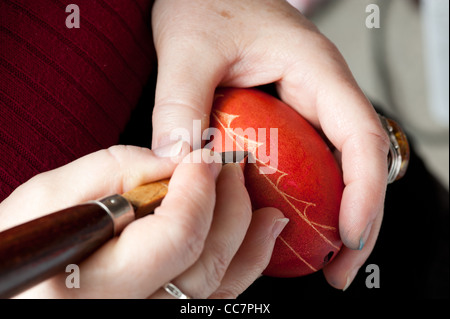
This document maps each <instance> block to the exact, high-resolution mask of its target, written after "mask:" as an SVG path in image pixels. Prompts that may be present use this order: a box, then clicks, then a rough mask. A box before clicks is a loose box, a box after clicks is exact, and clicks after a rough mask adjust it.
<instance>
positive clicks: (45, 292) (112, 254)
mask: <svg viewBox="0 0 450 319" xmlns="http://www.w3.org/2000/svg"><path fill="white" fill-rule="evenodd" d="M196 152H205V153H206V154H205V156H206V157H207V156H210V155H209V150H203V151H202V150H198V151H196ZM155 153H160V152H158V151H157V150H155V151H154V152H152V151H149V150H148V149H142V148H137V147H130V146H127V147H125V146H115V147H112V148H110V149H108V150H102V151H99V152H96V153H93V154H90V155H87V156H85V157H83V158H80V159H78V160H76V161H74V162H72V163H70V164H68V165H66V166H63V167H60V168H58V169H55V170H52V171H49V172H46V173H42V174H40V175H37V176H35V177H34V178H32V179H31V180H30V181H28V182H26V183H25V184H23V185H22V186H20V187H19V188H18V189H16V190H15V191H14V192H13V193H12V194H11V195H10V196H9V197H8V198H7V199H5V200H4V201H3V202H2V203H1V204H0V229H6V228H9V227H11V226H13V225H16V224H18V223H22V222H25V221H26V220H30V219H34V218H36V217H39V216H42V215H45V214H46V213H50V212H51V211H55V210H59V209H62V208H64V207H68V206H72V205H75V204H78V203H81V202H85V201H88V200H92V199H98V198H101V197H104V196H107V195H111V194H113V193H122V192H126V191H128V190H130V189H132V188H134V187H136V186H138V185H140V184H143V183H147V182H151V181H155V180H159V179H162V178H167V177H169V176H170V175H171V174H172V172H173V175H172V178H171V181H170V184H169V191H168V194H167V195H166V197H165V199H164V200H163V202H162V205H161V206H160V207H159V208H157V209H156V210H155V214H153V215H148V216H146V217H143V218H141V219H139V220H136V221H134V222H133V223H131V224H130V225H128V226H127V227H126V228H125V229H124V230H123V232H122V233H121V234H120V236H118V237H115V238H113V239H111V240H110V241H109V242H108V243H106V244H105V245H104V246H102V247H101V248H100V249H99V250H98V251H97V252H95V253H94V254H93V255H92V256H90V257H89V258H88V259H86V260H85V261H84V262H82V263H81V264H80V265H79V267H80V279H81V280H80V282H81V287H80V288H72V289H69V288H67V287H66V285H65V279H66V276H67V274H60V275H57V276H55V277H53V278H50V279H48V280H46V281H44V282H42V283H41V284H39V285H37V286H35V287H33V288H31V289H29V290H27V291H25V292H23V293H22V294H20V295H19V296H18V297H19V298H147V297H150V298H169V297H171V296H170V295H169V294H168V293H166V292H165V291H164V290H163V289H161V288H160V287H161V286H163V285H164V284H166V283H167V282H169V281H170V282H174V284H176V285H177V286H178V287H179V288H180V289H182V291H183V292H185V293H186V294H188V295H190V296H192V297H194V298H208V297H216V298H222V297H236V296H237V295H239V294H240V293H242V292H243V291H244V290H245V289H246V288H247V287H248V286H249V285H250V284H251V283H252V282H253V281H254V280H255V279H256V278H258V277H259V275H260V274H261V272H262V271H263V270H264V268H265V267H266V266H267V264H268V262H269V259H270V256H271V254H272V250H273V246H274V244H275V238H276V237H277V235H278V233H279V232H280V231H281V230H282V228H283V226H284V225H285V222H286V220H284V219H283V215H282V214H281V212H279V211H278V210H276V209H272V208H265V209H261V210H259V211H256V212H254V213H253V214H252V211H251V205H250V200H249V196H248V194H247V191H246V189H245V186H244V183H243V174H242V172H241V169H240V167H239V166H238V165H236V164H228V165H226V166H224V167H223V168H222V165H221V164H219V163H214V162H213V163H211V164H207V163H205V162H202V163H196V164H194V163H189V162H188V161H184V162H182V163H181V164H178V165H177V164H176V162H179V161H180V160H181V158H182V156H181V154H174V155H175V156H174V157H172V158H171V159H168V158H161V157H158V156H156V155H155ZM160 154H161V153H160ZM216 156H217V155H216ZM194 158H196V157H194ZM186 159H187V157H186ZM111 172H116V174H111ZM19 208H20V209H19ZM19 211H21V212H27V213H26V214H22V215H20V214H15V212H19ZM30 212H31V213H30ZM274 232H275V233H274Z"/></svg>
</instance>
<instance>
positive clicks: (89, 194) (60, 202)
mask: <svg viewBox="0 0 450 319" xmlns="http://www.w3.org/2000/svg"><path fill="white" fill-rule="evenodd" d="M167 147H170V148H171V152H167ZM167 147H166V150H164V149H163V150H162V151H165V152H161V151H160V150H161V149H159V150H154V151H151V150H149V149H146V148H140V147H134V146H123V145H120V146H113V147H110V148H109V149H106V150H101V151H97V152H95V153H91V154H89V155H86V156H84V157H81V158H79V159H77V160H75V161H73V162H71V163H69V164H67V165H65V166H62V167H59V168H57V169H54V170H51V171H48V172H45V173H41V174H39V175H36V176H34V177H33V178H32V179H30V180H29V181H28V182H26V183H24V184H22V185H21V186H19V187H18V188H17V189H16V190H15V191H14V192H13V193H12V194H11V195H10V196H9V197H8V198H6V199H5V200H4V201H3V202H2V203H1V204H0V216H1V218H0V220H1V223H0V228H1V229H6V228H9V227H12V226H13V225H17V224H20V223H23V222H25V221H28V220H31V219H34V218H38V217H40V216H44V215H46V214H49V213H51V212H54V211H57V210H60V209H63V208H65V207H69V206H73V205H77V204H79V203H82V202H86V201H89V200H94V199H99V198H102V197H105V196H109V195H112V194H121V193H124V192H126V191H128V190H130V189H132V188H134V187H136V186H139V185H141V184H144V183H148V182H152V181H156V180H160V179H163V178H167V177H169V176H170V175H171V174H172V172H173V170H174V169H175V167H176V165H177V162H180V161H181V159H182V158H183V155H184V153H185V151H187V150H188V147H184V145H183V144H182V142H178V143H177V144H175V145H172V146H167ZM168 153H169V155H168V156H169V157H161V154H165V155H163V156H167V154H168ZM157 155H158V156H157Z"/></svg>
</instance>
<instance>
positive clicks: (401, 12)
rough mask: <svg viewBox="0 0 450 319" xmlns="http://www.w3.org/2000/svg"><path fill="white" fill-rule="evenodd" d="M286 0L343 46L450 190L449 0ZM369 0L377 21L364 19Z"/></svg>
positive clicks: (366, 87) (374, 95)
mask: <svg viewBox="0 0 450 319" xmlns="http://www.w3.org/2000/svg"><path fill="white" fill-rule="evenodd" d="M288 1H289V2H291V4H293V5H294V6H297V7H298V8H299V9H300V10H301V11H302V12H304V14H305V15H307V16H308V17H309V19H310V20H312V21H313V22H314V23H315V24H316V25H317V26H318V28H319V29H320V31H321V32H322V33H323V34H324V35H326V36H327V37H328V38H329V39H330V40H331V41H332V42H333V43H334V44H335V45H336V46H337V47H338V49H339V50H340V51H341V53H342V55H343V56H344V58H345V59H346V61H347V63H348V64H349V66H350V69H351V70H352V72H353V75H354V77H355V78H356V80H357V82H358V83H359V85H360V87H361V88H362V89H363V91H364V92H365V94H366V95H367V97H368V98H369V99H370V100H371V101H372V102H373V103H374V104H377V105H378V106H380V107H381V108H382V110H383V111H384V112H386V114H387V115H389V116H392V117H393V118H395V119H398V120H399V122H401V124H402V126H403V128H404V129H405V131H406V132H407V134H408V137H409V138H410V139H411V140H413V142H414V144H415V146H416V148H417V150H418V152H419V154H420V155H421V156H422V157H423V159H424V161H425V162H426V164H427V166H428V168H429V169H430V170H431V171H432V172H433V173H434V174H435V176H436V177H437V178H438V179H439V180H440V181H441V182H442V183H443V184H444V186H445V187H446V188H447V189H448V188H449V1H448V0H288ZM371 4H376V5H377V6H378V8H379V17H380V19H379V28H368V27H367V26H366V19H367V18H368V16H369V15H371V14H374V11H373V10H369V9H370V8H373V7H368V6H369V5H371ZM366 8H369V9H367V10H368V12H366ZM372 21H373V20H372Z"/></svg>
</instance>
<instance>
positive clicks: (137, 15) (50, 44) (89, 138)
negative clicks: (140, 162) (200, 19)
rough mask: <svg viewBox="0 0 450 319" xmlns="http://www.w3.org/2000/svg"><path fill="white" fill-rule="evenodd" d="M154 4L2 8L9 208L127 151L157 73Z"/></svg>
mask: <svg viewBox="0 0 450 319" xmlns="http://www.w3.org/2000/svg"><path fill="white" fill-rule="evenodd" d="M151 2H152V1H151V0H126V1H125V0H0V202H1V201H2V200H3V199H4V198H5V197H7V196H8V195H9V194H10V193H11V192H12V191H13V190H14V189H15V188H16V187H17V186H19V185H20V184H22V183H24V182H25V181H27V180H28V179H29V178H31V177H32V176H34V175H36V174H38V173H40V172H43V171H47V170H50V169H53V168H56V167H59V166H61V165H63V164H66V163H68V162H70V161H72V160H74V159H76V158H78V157H81V156H83V155H85V154H88V153H91V152H93V151H96V150H98V149H102V148H106V147H109V146H111V145H114V144H116V143H117V142H118V138H119V134H120V133H121V132H122V131H123V129H124V127H125V125H126V123H127V121H128V119H129V117H130V113H131V111H132V109H133V107H134V106H135V105H136V104H137V102H138V100H139V96H140V94H141V92H142V88H143V86H144V85H145V83H146V81H147V79H148V77H149V74H150V72H151V70H152V67H153V62H154V56H155V55H154V50H153V46H152V39H151V32H150V30H149V27H148V25H149V21H148V19H149V16H150V10H151V8H150V7H151ZM69 4H77V5H78V7H79V9H80V18H81V19H80V28H72V29H69V28H67V26H66V17H67V16H68V15H69V14H70V12H69V13H66V7H67V6H68V5H69ZM149 107H150V106H149Z"/></svg>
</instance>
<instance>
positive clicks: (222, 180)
mask: <svg viewBox="0 0 450 319" xmlns="http://www.w3.org/2000/svg"><path fill="white" fill-rule="evenodd" d="M216 189H217V199H216V208H215V211H214V219H213V223H212V226H211V229H210V232H209V234H208V237H207V239H206V243H205V248H204V250H203V253H202V255H201V257H200V258H199V260H198V261H197V262H196V263H195V264H194V265H193V266H192V267H190V268H189V269H188V270H186V271H185V272H184V273H183V274H181V275H180V276H178V277H176V278H175V279H173V280H172V282H173V283H174V284H175V285H176V286H177V287H179V288H180V289H181V290H182V291H184V292H185V293H187V294H189V295H190V296H193V297H195V298H207V297H208V296H210V295H211V294H212V293H213V292H214V291H215V290H216V289H217V288H218V287H219V285H220V283H221V281H222V278H223V276H224V275H225V272H226V270H227V268H228V265H229V264H230V262H231V260H232V259H233V256H234V255H235V254H236V252H237V251H238V249H239V247H240V245H241V243H242V241H243V240H244V237H245V234H246V232H247V229H248V226H249V224H250V220H251V216H252V210H251V204H250V198H249V196H248V193H247V190H246V188H245V185H244V176H243V173H242V169H241V168H240V166H239V164H227V165H225V166H224V167H223V169H222V172H221V173H220V176H219V178H218V181H217V188H216ZM151 297H152V298H168V297H169V296H168V294H167V292H165V291H164V290H163V289H160V290H159V291H158V292H157V293H156V294H154V295H153V296H151Z"/></svg>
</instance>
